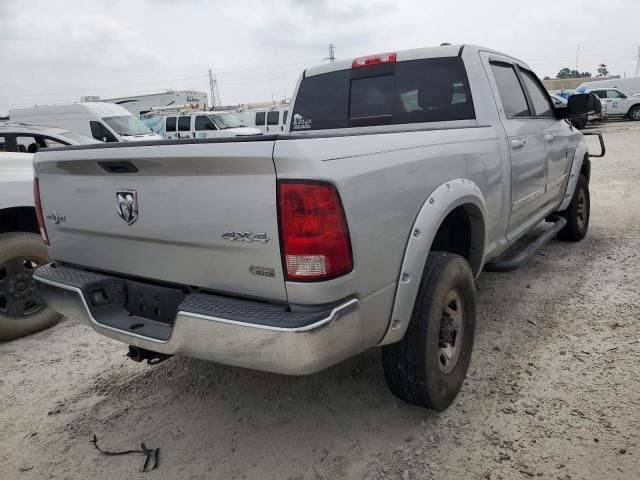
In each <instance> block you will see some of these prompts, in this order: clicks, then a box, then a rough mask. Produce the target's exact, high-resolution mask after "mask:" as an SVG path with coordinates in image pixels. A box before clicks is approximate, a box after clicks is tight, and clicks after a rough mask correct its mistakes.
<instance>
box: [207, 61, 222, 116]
mask: <svg viewBox="0 0 640 480" xmlns="http://www.w3.org/2000/svg"><path fill="white" fill-rule="evenodd" d="M209 90H210V92H211V110H213V109H214V107H216V106H217V107H219V106H220V105H222V103H220V92H218V80H217V79H216V76H215V75H214V74H213V73H211V69H209Z"/></svg>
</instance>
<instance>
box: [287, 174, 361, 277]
mask: <svg viewBox="0 0 640 480" xmlns="http://www.w3.org/2000/svg"><path fill="white" fill-rule="evenodd" d="M278 209H279V210H278V213H279V219H280V243H281V248H282V258H283V260H284V261H283V263H284V268H285V270H286V272H285V273H286V278H287V280H327V279H329V278H334V277H338V276H340V275H344V274H345V273H348V272H350V271H351V270H352V269H353V257H352V255H351V241H350V239H349V229H348V227H347V221H346V218H345V216H344V210H343V209H342V204H341V203H340V196H339V195H338V191H337V190H336V187H335V186H334V185H333V184H331V183H327V182H320V181H290V180H284V181H279V182H278Z"/></svg>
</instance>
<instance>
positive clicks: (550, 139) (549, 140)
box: [544, 133, 556, 142]
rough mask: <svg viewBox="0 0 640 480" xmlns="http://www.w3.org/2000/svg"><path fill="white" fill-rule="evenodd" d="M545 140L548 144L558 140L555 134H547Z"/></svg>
mask: <svg viewBox="0 0 640 480" xmlns="http://www.w3.org/2000/svg"><path fill="white" fill-rule="evenodd" d="M544 139H545V140H546V141H547V142H553V141H554V140H555V139H556V136H555V135H553V134H551V133H547V134H546V135H545V136H544Z"/></svg>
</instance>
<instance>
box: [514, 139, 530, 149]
mask: <svg viewBox="0 0 640 480" xmlns="http://www.w3.org/2000/svg"><path fill="white" fill-rule="evenodd" d="M526 144H527V141H526V140H525V139H524V138H514V139H513V140H511V148H513V149H514V150H515V149H517V148H522V147H524V146H525V145H526Z"/></svg>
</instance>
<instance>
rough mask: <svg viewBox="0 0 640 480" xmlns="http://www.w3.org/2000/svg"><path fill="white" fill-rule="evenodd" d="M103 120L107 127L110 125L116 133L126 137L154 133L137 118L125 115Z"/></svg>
mask: <svg viewBox="0 0 640 480" xmlns="http://www.w3.org/2000/svg"><path fill="white" fill-rule="evenodd" d="M103 120H104V121H105V122H107V125H109V126H110V127H111V128H112V129H113V131H114V132H116V133H117V134H118V135H123V136H125V137H130V136H132V135H148V134H149V133H153V132H152V131H151V130H150V129H149V127H147V126H145V124H144V123H142V122H141V121H140V120H138V119H137V118H135V117H131V116H125V115H123V116H121V117H104V118H103Z"/></svg>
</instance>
